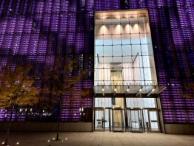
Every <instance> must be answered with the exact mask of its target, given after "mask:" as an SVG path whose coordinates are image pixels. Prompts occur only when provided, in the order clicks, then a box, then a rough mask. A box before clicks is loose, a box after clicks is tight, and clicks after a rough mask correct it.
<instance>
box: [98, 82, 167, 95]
mask: <svg viewBox="0 0 194 146" xmlns="http://www.w3.org/2000/svg"><path fill="white" fill-rule="evenodd" d="M165 89H166V87H165V86H157V85H156V86H153V85H144V86H142V85H97V86H94V94H95V96H96V97H103V96H104V97H113V96H116V97H123V96H126V97H148V98H152V97H153V98H155V97H158V95H159V94H160V93H161V92H162V91H164V90H165Z"/></svg>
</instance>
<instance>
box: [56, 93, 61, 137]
mask: <svg viewBox="0 0 194 146" xmlns="http://www.w3.org/2000/svg"><path fill="white" fill-rule="evenodd" d="M60 113H61V96H60V97H59V110H58V113H57V137H56V140H59V126H60Z"/></svg>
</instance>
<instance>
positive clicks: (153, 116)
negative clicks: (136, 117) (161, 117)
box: [148, 110, 160, 132]
mask: <svg viewBox="0 0 194 146" xmlns="http://www.w3.org/2000/svg"><path fill="white" fill-rule="evenodd" d="M148 118H149V131H150V132H156V131H160V128H159V123H158V111H157V110H148Z"/></svg>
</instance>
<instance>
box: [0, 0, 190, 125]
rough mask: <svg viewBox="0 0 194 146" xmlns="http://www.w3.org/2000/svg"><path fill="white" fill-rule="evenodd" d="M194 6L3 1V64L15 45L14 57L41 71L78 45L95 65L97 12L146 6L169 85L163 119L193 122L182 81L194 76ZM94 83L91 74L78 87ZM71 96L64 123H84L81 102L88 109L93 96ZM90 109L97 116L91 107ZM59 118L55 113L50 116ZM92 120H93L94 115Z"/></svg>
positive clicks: (111, 0)
mask: <svg viewBox="0 0 194 146" xmlns="http://www.w3.org/2000/svg"><path fill="white" fill-rule="evenodd" d="M193 5H194V0H180V1H175V0H123V1H121V0H45V1H39V0H25V1H21V0H17V1H15V0H10V1H7V0H1V1H0V17H1V21H0V28H1V29H0V53H1V58H0V61H1V62H0V64H1V65H5V64H6V62H7V55H8V52H9V50H10V49H12V51H13V52H14V54H15V55H22V56H23V58H22V61H25V60H26V59H28V60H30V61H33V62H34V64H35V69H37V70H40V69H41V66H43V65H48V66H52V65H53V62H54V59H55V57H57V56H56V55H62V56H65V55H68V54H69V53H70V50H72V49H73V53H75V55H76V56H77V58H79V59H81V61H82V62H83V66H84V67H85V68H88V67H91V66H92V65H93V60H92V59H93V51H94V44H93V42H94V37H93V34H94V32H93V31H94V30H93V28H94V26H93V23H94V22H93V20H94V12H95V11H105V10H121V9H125V10H126V9H140V8H146V9H148V11H149V17H150V25H151V32H152V40H153V48H154V53H155V62H156V68H157V77H158V83H159V85H164V86H167V89H166V90H165V91H164V92H163V93H162V94H161V104H162V110H163V118H164V122H165V123H194V114H193V111H194V100H193V99H183V98H182V97H179V93H178V91H179V90H182V88H181V86H180V85H181V83H183V82H184V81H191V79H192V78H193V72H194V46H193V39H194V15H193V14H194V7H193ZM10 9H11V10H10ZM92 87H93V76H92V75H90V76H89V77H88V78H87V80H84V81H82V83H80V84H79V85H77V88H78V89H79V90H81V89H82V88H92ZM91 96H92V95H91ZM66 98H69V97H68V96H65V97H64V100H63V107H64V109H62V112H61V121H82V120H83V116H81V115H80V112H79V108H80V106H84V108H86V110H88V109H89V108H90V109H92V107H93V106H92V104H93V101H92V98H88V99H84V101H83V102H82V103H81V102H75V101H73V102H72V103H71V104H70V103H68V102H66V101H65V99H66ZM80 98H81V97H80ZM70 105H71V106H73V107H70ZM89 113H90V115H92V111H89V112H88V113H87V114H88V115H89ZM88 115H87V116H88ZM55 116H56V111H54V112H53V119H52V118H51V119H50V120H51V121H52V120H54V119H55ZM14 117H15V115H14ZM16 117H17V116H16ZM35 117H37V118H35ZM43 117H44V116H43ZM43 117H42V119H41V117H40V116H38V115H37V116H33V115H32V114H30V118H29V119H33V120H35V121H38V120H44V118H43ZM85 118H86V117H85ZM45 119H46V118H45ZM0 120H1V121H3V120H6V118H5V113H3V114H2V112H1V114H0ZM15 120H18V121H23V120H26V119H25V116H24V115H18V117H17V118H15ZM88 121H92V117H90V118H88Z"/></svg>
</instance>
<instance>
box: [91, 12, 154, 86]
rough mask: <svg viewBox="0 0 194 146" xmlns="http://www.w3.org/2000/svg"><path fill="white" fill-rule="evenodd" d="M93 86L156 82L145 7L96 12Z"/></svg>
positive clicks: (149, 83)
mask: <svg viewBox="0 0 194 146" xmlns="http://www.w3.org/2000/svg"><path fill="white" fill-rule="evenodd" d="M94 80H95V86H96V85H157V79H156V72H155V65H154V56H153V48H152V43H151V35H150V27H149V19H148V14H147V11H146V10H137V11H117V12H97V13H96V15H95V79H94Z"/></svg>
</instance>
